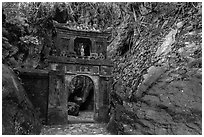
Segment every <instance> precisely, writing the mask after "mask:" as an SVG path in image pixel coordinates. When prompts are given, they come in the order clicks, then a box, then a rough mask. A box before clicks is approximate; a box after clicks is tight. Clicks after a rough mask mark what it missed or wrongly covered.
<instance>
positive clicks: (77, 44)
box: [74, 38, 92, 56]
mask: <svg viewBox="0 0 204 137" xmlns="http://www.w3.org/2000/svg"><path fill="white" fill-rule="evenodd" d="M82 46H83V49H84V56H90V53H91V48H92V43H91V40H90V39H87V38H76V39H75V40H74V51H75V52H76V54H77V55H78V56H82V55H81V48H82Z"/></svg>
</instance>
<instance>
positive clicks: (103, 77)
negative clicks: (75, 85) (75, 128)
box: [48, 25, 113, 124]
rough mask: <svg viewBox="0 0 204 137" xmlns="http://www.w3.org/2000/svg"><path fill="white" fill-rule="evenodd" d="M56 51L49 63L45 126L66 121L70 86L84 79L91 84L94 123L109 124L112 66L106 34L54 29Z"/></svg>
mask: <svg viewBox="0 0 204 137" xmlns="http://www.w3.org/2000/svg"><path fill="white" fill-rule="evenodd" d="M56 30H57V36H56V37H55V41H54V42H55V50H56V52H55V53H53V55H52V56H50V57H49V58H48V62H49V98H48V123H50V124H52V123H55V122H54V121H56V119H57V121H58V122H60V123H62V122H66V121H67V116H68V114H67V99H68V93H69V90H70V83H71V81H72V79H73V78H74V77H76V76H81V75H83V76H87V77H89V78H90V79H91V80H92V81H93V83H94V120H95V121H98V122H107V121H108V119H109V118H108V111H109V92H110V90H111V83H112V76H111V71H112V67H113V64H112V62H111V61H110V60H108V59H107V54H106V50H107V38H108V36H109V34H108V33H101V32H96V31H83V30H72V29H69V28H67V27H63V26H61V25H58V26H56Z"/></svg>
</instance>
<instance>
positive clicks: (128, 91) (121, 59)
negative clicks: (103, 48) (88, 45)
mask: <svg viewBox="0 0 204 137" xmlns="http://www.w3.org/2000/svg"><path fill="white" fill-rule="evenodd" d="M160 4H161V5H162V7H163V8H164V9H163V10H162V9H161V7H159V6H158V7H156V8H157V9H158V10H161V11H162V12H161V13H162V14H158V17H156V18H155V19H154V21H153V22H152V20H151V17H153V16H151V15H148V16H149V17H148V16H147V17H145V20H146V21H147V22H149V25H147V27H146V28H144V30H143V31H142V32H141V33H140V37H139V38H137V37H136V35H137V33H136V32H135V33H136V35H135V36H134V38H133V46H132V48H131V49H130V50H129V51H128V52H127V53H126V54H125V55H123V56H120V55H117V54H113V53H114V52H116V53H117V51H116V49H115V50H114V48H112V50H113V51H114V52H112V51H111V52H110V53H111V55H112V56H111V57H112V59H113V61H114V62H115V67H114V71H113V72H114V74H113V75H114V82H115V83H116V84H114V88H113V90H112V93H114V94H115V95H114V97H112V98H111V102H112V103H111V104H113V105H112V106H111V108H112V109H113V110H114V111H113V112H112V114H111V119H110V122H109V124H108V129H109V130H110V131H111V130H112V131H114V132H113V134H136V135H140V134H141V135H144V134H145V135H148V134H150V135H153V134H154V135H178V134H180V135H200V134H202V55H201V53H202V42H201V41H202V37H201V34H202V30H201V28H202V27H201V24H202V23H201V22H202V21H201V13H200V12H199V11H200V9H201V8H199V6H200V4H201V3H197V6H198V9H199V10H198V9H195V8H194V7H193V6H191V5H188V4H189V3H183V4H184V5H185V6H186V7H185V8H184V9H185V11H186V12H187V13H178V18H175V14H176V13H175V14H173V11H176V10H177V8H175V7H174V6H175V5H174V4H176V3H174V4H173V3H169V4H166V3H165V4H164V3H160ZM189 9H191V10H190V11H189ZM168 10H169V11H171V12H169V11H168ZM189 13H190V14H191V15H192V16H190V15H189ZM163 15H165V16H168V17H169V18H168V19H167V20H165V21H164V20H160V18H159V17H161V16H163ZM193 19H195V20H193ZM120 31H121V32H120ZM118 33H119V34H123V29H120V28H119V30H118ZM121 39H122V38H121ZM119 44H120V45H123V43H122V44H121V43H120V42H118V40H117V39H116V40H115V41H113V42H112V44H111V45H110V46H111V47H116V48H117V47H118V45H119ZM116 96H117V97H116ZM110 127H115V128H114V129H118V131H116V130H114V129H112V128H110ZM118 127H123V128H120V130H119V128H118Z"/></svg>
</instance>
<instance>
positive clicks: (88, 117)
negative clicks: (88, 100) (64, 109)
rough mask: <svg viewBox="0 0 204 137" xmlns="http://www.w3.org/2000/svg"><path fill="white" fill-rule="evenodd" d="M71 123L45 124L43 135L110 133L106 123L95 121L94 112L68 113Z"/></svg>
mask: <svg viewBox="0 0 204 137" xmlns="http://www.w3.org/2000/svg"><path fill="white" fill-rule="evenodd" d="M68 120H69V124H67V125H57V126H44V127H43V129H42V130H41V135H110V134H109V133H108V132H107V131H106V128H105V127H106V124H102V123H95V122H94V120H93V112H80V115H79V116H77V117H75V116H70V115H68Z"/></svg>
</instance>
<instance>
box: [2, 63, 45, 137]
mask: <svg viewBox="0 0 204 137" xmlns="http://www.w3.org/2000/svg"><path fill="white" fill-rule="evenodd" d="M2 127H3V130H2V133H3V134H6V135H8V134H13V135H14V134H15V135H22V134H40V131H41V127H42V125H41V123H40V120H39V117H38V114H37V112H36V111H35V110H34V108H33V105H32V103H31V102H30V100H29V99H28V96H27V94H26V92H25V90H24V88H23V87H22V85H21V83H20V81H19V79H18V77H16V75H15V73H14V72H13V71H12V70H11V69H10V68H9V67H8V66H6V65H4V64H3V65H2Z"/></svg>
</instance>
